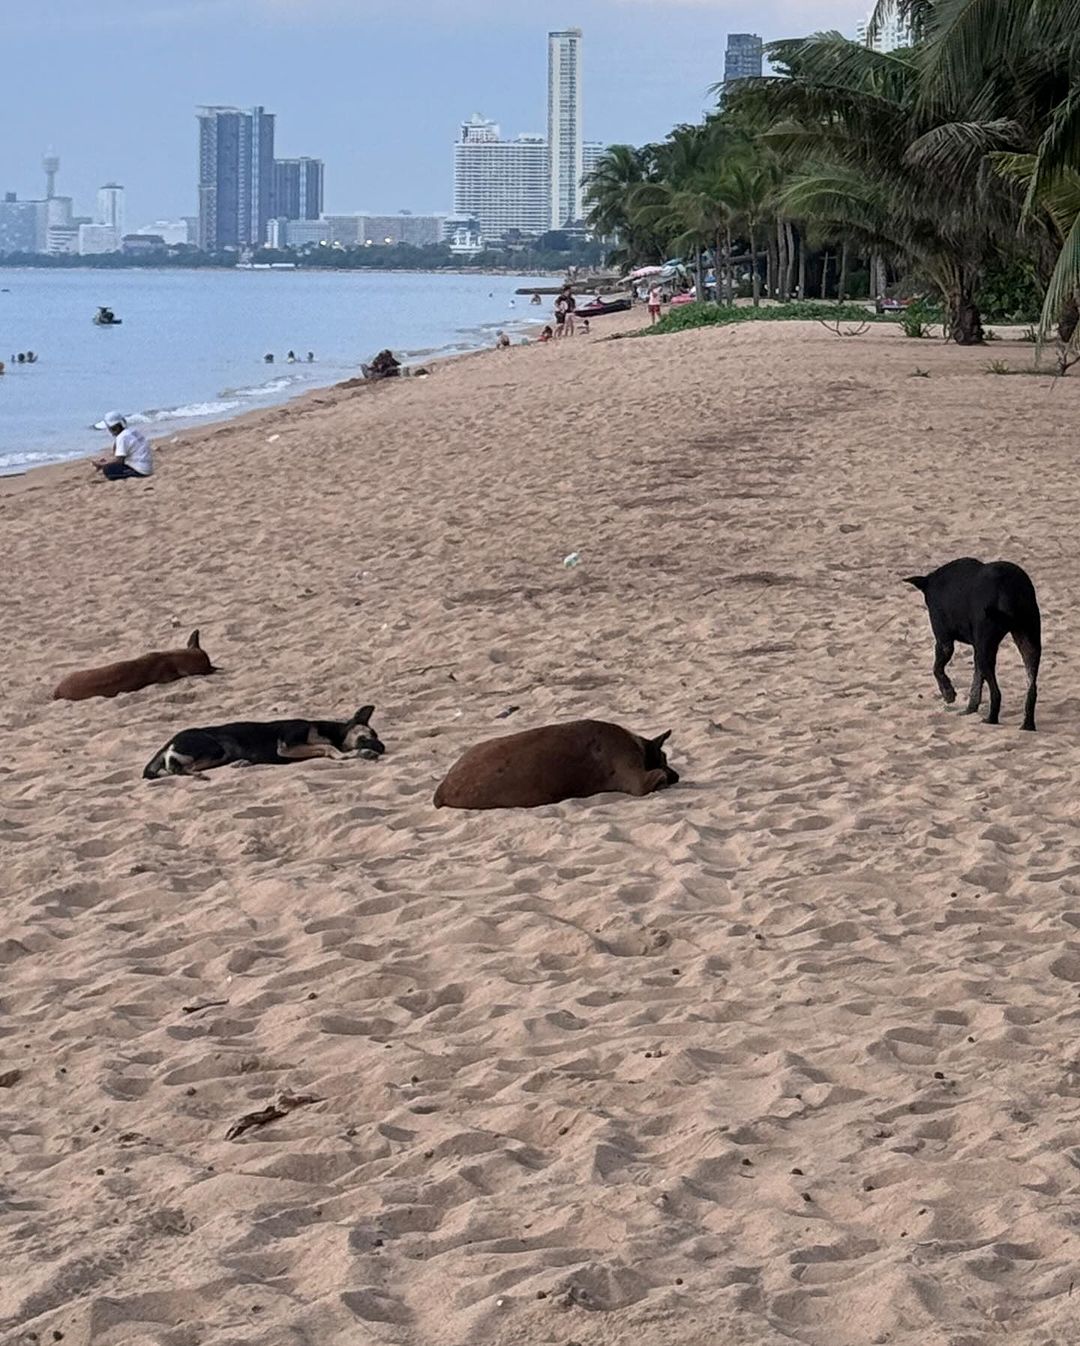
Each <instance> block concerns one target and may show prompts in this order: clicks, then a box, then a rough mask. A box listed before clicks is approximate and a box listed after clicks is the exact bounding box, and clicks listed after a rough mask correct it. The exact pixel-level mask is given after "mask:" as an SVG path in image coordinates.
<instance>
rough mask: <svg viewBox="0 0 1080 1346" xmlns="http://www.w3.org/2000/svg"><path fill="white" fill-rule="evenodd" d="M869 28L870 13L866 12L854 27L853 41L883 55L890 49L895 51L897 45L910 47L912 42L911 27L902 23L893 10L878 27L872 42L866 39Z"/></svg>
mask: <svg viewBox="0 0 1080 1346" xmlns="http://www.w3.org/2000/svg"><path fill="white" fill-rule="evenodd" d="M869 30H870V15H869V14H867V16H866V18H865V19H863V21H862V23H860V24H858V25H857V26H856V29H855V41H856V42H858V44H859V45H860V46H861V47H872V48H873V50H874V51H879V52H881V53H882V55H884V54H885V53H887V52H890V51H896V49H897V48H898V47H910V46H911V43H912V35H911V29H910V28H909V27H908V26H907V24H906V23H902V22H901V20H900V18H899V17H898V16H897V14H896V11H895V10H893V11H892V12H891V13H890V14H889V16H888V18H886V20H885V22H884V23H883V24H882V25H881V27H880V28H879V29H878V34H877V36H876V37H875V38H874V40H873V42H869V41H867V34H868V32H869Z"/></svg>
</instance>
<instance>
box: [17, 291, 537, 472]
mask: <svg viewBox="0 0 1080 1346" xmlns="http://www.w3.org/2000/svg"><path fill="white" fill-rule="evenodd" d="M4 269H5V268H3V267H2V266H0V271H3V270H4ZM6 269H7V270H9V271H15V270H20V269H21V270H24V271H27V272H35V271H37V270H39V268H33V267H27V268H10V267H9V268H6ZM57 269H58V270H65V271H66V270H72V269H77V268H57ZM95 269H96V268H85V270H95ZM146 269H147V270H153V268H146ZM185 269H186V268H164V269H161V268H159V269H158V270H164V271H177V270H185ZM200 270H203V271H206V272H216V271H218V270H219V268H200ZM312 270H313V271H318V270H320V269H319V268H313V269H312ZM245 274H247V273H245ZM275 274H280V273H275ZM305 274H311V273H310V272H309V273H305ZM380 274H383V275H385V274H388V273H387V272H386V271H383V272H381V273H380ZM395 274H401V275H404V274H409V275H414V276H419V275H427V274H429V273H427V272H420V271H415V270H407V269H402V270H400V271H397V272H396V273H395ZM430 274H434V273H430ZM447 274H448V275H449V274H460V275H466V274H468V275H475V276H496V275H502V273H496V272H491V271H482V272H479V271H478V272H453V273H452V272H449V271H448V272H447ZM505 274H506V275H508V276H511V277H521V272H519V271H510V272H507V273H505ZM540 321H542V320H538V319H537V318H536V317H534V316H533V315H532V313H531V312H530V311H528V310H527V307H526V306H525V305H522V311H520V312H517V313H515V312H513V311H511V312H510V313H509V314H508V315H507V317H506V318H505V320H500V321H499V322H498V323H496V322H494V321H488V320H486V319H485V320H484V321H483V322H478V323H476V324H475V325H474V327H473V328H472V329H470V328H466V329H462V330H463V331H464V332H471V339H472V342H473V343H474V344H469V343H470V338H469V337H468V336H466V337H464V339H462V336H461V333H457V334H455V336H454V337H452V338H451V339H449V340H447V341H445V342H443V343H441V344H440V345H438V346H434V347H428V348H418V349H413V348H412V347H409V346H405V347H404V348H403V347H398V348H396V349H395V354H396V355H397V356H398V358H399V359H401V360H402V362H403V365H406V366H412V365H416V364H434V363H435V362H441V361H445V360H452V359H456V358H459V357H461V356H464V355H469V354H472V353H475V352H476V351H482V350H484V349H486V348H487V345H488V340H489V332H488V329H491V334H492V335H493V333H494V330H495V328H496V326H501V327H502V329H503V330H506V331H507V332H508V333H510V335H511V336H512V337H515V338H516V337H520V336H524V335H527V334H528V333H530V332H531V331H532V330H533V329H534V327H535V326H536V325H537V324H538V322H540ZM374 354H375V351H374V350H371V351H367V352H366V353H365V354H362V355H357V356H356V357H355V363H354V365H353V367H354V368H355V370H356V373H357V374H358V373H359V370H360V367H361V365H362V363H363V361H364V360H370V359H371V358H372V356H373V355H374ZM332 363H333V362H332ZM338 364H339V367H338V368H337V369H335V370H334V372H333V373H332V374H330V376H329V379H328V381H326V382H323V381H318V376H316V381H308V380H306V379H305V378H304V375H305V374H310V373H311V372H312V371H313V370H316V369H317V368H318V365H319V362H318V361H317V362H315V363H314V364H308V363H307V362H306V361H304V360H298V361H297V362H296V363H295V364H288V363H287V362H285V361H284V360H283V361H281V362H280V363H277V362H275V363H274V364H273V365H261V366H260V368H259V375H266V376H267V377H268V378H269V382H270V384H274V383H276V382H278V381H279V380H281V379H284V380H287V381H288V380H290V379H292V380H295V384H294V386H293V388H292V389H291V390H290V391H288V392H287V393H286V395H285V396H284V397H283V398H279V397H278V396H277V395H276V392H275V390H273V389H270V390H268V391H267V392H266V398H267V400H266V401H264V402H263V403H262V405H255V406H253V407H252V406H245V405H243V403H242V402H239V401H237V402H236V405H235V406H234V407H233V409H232V410H229V411H222V412H220V413H219V412H218V411H217V410H215V411H214V412H212V413H211V414H210V415H209V416H206V415H195V416H183V415H180V414H179V413H180V412H182V411H184V410H185V409H186V407H187V405H188V404H187V403H183V404H179V405H177V406H176V407H172V406H171V404H169V403H168V402H167V401H166V402H165V403H163V404H162V405H161V406H160V409H154V410H153V411H149V412H148V411H146V410H145V409H140V408H133V409H132V410H131V411H130V412H129V415H130V417H131V421H132V423H133V424H135V425H137V426H138V427H139V428H140V429H142V430H143V432H144V433H146V434H147V435H148V436H149V437H150V438H151V439H153V440H154V442H155V444H158V445H165V444H172V443H173V442H175V441H176V440H177V439H178V438H179V437H183V436H187V435H190V434H192V433H197V432H199V431H201V430H203V429H209V428H211V427H215V426H219V425H223V424H227V423H229V422H231V421H233V420H236V419H240V418H244V417H247V416H250V415H257V414H259V413H260V412H262V411H270V410H273V409H274V408H276V407H283V406H289V405H291V404H293V403H294V402H296V401H299V400H302V399H303V398H304V397H306V396H308V395H309V394H311V393H317V392H319V391H325V390H326V389H327V388H332V387H335V386H338V385H339V384H341V383H342V382H347V381H348V380H349V379H351V378H352V377H353V375H352V374H346V375H344V377H343V371H342V370H341V368H340V362H338ZM293 371H300V373H299V375H297V374H295V373H294V372H293ZM20 373H21V371H20ZM251 377H253V378H255V377H258V376H257V375H255V374H254V373H253V374H252V376H251ZM261 387H262V385H258V384H257V385H255V386H254V387H253V388H241V390H240V394H239V396H242V397H250V398H252V399H253V400H256V401H258V390H259V388H261ZM237 396H238V394H237V393H236V391H235V390H227V391H218V392H211V393H204V394H202V395H201V400H202V401H203V402H206V403H210V402H218V401H220V400H225V399H228V398H230V397H232V398H233V399H234V400H235V399H236V398H237ZM189 400H190V399H189ZM194 400H195V401H196V402H198V401H199V400H200V395H199V394H194ZM83 433H85V431H84V432H83ZM96 451H99V450H95V448H94V447H92V446H88V447H87V449H86V450H84V451H79V452H77V453H75V454H70V453H64V454H62V456H58V457H56V458H55V459H52V460H48V461H38V462H37V463H35V464H34V465H33V466H22V465H20V464H19V463H17V462H12V463H11V464H5V465H3V466H0V483H2V482H5V481H9V480H11V479H16V478H20V477H23V476H25V475H27V473H33V472H41V471H45V470H49V469H53V468H57V467H62V466H64V465H65V464H73V463H79V462H84V461H85V460H86V458H87V457H88V456H93V455H94V454H95V452H96Z"/></svg>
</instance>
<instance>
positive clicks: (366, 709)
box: [350, 706, 375, 724]
mask: <svg viewBox="0 0 1080 1346" xmlns="http://www.w3.org/2000/svg"><path fill="white" fill-rule="evenodd" d="M374 714H375V707H374V706H361V707H360V709H359V710H358V711H357V712H356V714H355V715H354V716H353V717H352V720H351V721H350V723H351V724H370V723H371V717H372V716H373V715H374Z"/></svg>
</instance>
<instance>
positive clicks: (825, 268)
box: [821, 253, 829, 299]
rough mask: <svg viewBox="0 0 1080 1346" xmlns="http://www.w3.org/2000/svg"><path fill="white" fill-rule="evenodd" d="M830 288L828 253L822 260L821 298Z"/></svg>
mask: <svg viewBox="0 0 1080 1346" xmlns="http://www.w3.org/2000/svg"><path fill="white" fill-rule="evenodd" d="M828 288H829V254H828V253H826V254H825V255H824V257H822V259H821V297H822V299H824V298H825V295H826V293H827V291H828Z"/></svg>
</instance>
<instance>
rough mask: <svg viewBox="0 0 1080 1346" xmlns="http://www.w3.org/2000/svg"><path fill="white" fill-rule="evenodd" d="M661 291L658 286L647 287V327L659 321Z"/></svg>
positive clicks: (661, 299)
mask: <svg viewBox="0 0 1080 1346" xmlns="http://www.w3.org/2000/svg"><path fill="white" fill-rule="evenodd" d="M663 298H664V295H663V291H662V290H661V289H660V286H659V285H650V286H649V325H650V326H652V324H654V323H658V322H659V321H660V305H661V303H662V302H663Z"/></svg>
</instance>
